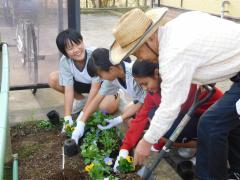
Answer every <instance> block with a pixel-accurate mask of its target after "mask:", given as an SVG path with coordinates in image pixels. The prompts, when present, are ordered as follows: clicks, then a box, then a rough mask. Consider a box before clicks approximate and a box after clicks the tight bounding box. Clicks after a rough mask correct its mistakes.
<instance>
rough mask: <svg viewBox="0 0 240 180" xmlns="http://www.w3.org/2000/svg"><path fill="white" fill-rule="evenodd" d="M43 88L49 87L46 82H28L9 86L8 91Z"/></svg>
mask: <svg viewBox="0 0 240 180" xmlns="http://www.w3.org/2000/svg"><path fill="white" fill-rule="evenodd" d="M43 88H49V85H48V84H47V83H44V84H41V83H38V84H30V85H20V86H10V91H16V90H26V89H43Z"/></svg>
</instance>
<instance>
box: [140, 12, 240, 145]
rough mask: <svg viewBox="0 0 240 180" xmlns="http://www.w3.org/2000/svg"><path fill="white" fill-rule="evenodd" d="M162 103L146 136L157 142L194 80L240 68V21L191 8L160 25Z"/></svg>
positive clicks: (203, 80) (228, 75)
mask: <svg viewBox="0 0 240 180" xmlns="http://www.w3.org/2000/svg"><path fill="white" fill-rule="evenodd" d="M158 38H159V73H160V76H161V79H162V83H161V96H162V100H161V104H160V106H159V108H158V109H157V111H156V112H155V115H154V117H153V119H152V121H151V124H150V127H149V129H148V131H147V132H146V133H145V135H144V139H145V140H146V141H148V142H149V143H152V144H154V143H156V142H157V141H158V139H159V138H161V137H162V136H163V135H164V134H165V133H166V132H167V130H168V129H169V128H170V127H171V125H172V124H173V122H174V120H175V119H176V117H177V116H178V113H179V111H180V107H181V104H183V102H185V100H186V98H187V95H188V92H189V89H190V85H191V83H196V84H210V83H216V82H219V81H222V80H226V79H229V78H231V77H233V76H234V75H236V74H237V72H239V71H240V24H237V23H234V22H232V21H228V20H223V19H220V18H217V17H214V16H211V15H209V14H207V13H203V12H197V11H195V12H187V13H184V14H182V15H180V16H178V17H177V18H175V19H173V20H172V21H170V22H168V23H167V24H166V25H165V26H164V27H161V28H159V32H158Z"/></svg>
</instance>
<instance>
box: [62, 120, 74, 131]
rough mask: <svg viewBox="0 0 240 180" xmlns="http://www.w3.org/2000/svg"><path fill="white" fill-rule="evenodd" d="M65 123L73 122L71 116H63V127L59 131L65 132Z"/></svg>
mask: <svg viewBox="0 0 240 180" xmlns="http://www.w3.org/2000/svg"><path fill="white" fill-rule="evenodd" d="M66 124H69V125H72V124H73V120H72V116H65V117H64V123H63V128H62V132H61V133H65V127H66Z"/></svg>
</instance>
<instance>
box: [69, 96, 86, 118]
mask: <svg viewBox="0 0 240 180" xmlns="http://www.w3.org/2000/svg"><path fill="white" fill-rule="evenodd" d="M86 102H87V98H86V97H84V98H83V99H81V100H77V99H74V101H73V107H72V114H76V113H78V112H80V111H81V110H82V109H83V108H84V106H85V103H86Z"/></svg>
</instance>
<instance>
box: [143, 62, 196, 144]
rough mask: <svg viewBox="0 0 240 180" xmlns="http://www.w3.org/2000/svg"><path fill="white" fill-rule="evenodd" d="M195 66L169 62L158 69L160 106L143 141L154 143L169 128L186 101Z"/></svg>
mask: <svg viewBox="0 0 240 180" xmlns="http://www.w3.org/2000/svg"><path fill="white" fill-rule="evenodd" d="M195 69H196V65H194V64H188V63H186V61H185V62H184V61H183V60H182V61H178V62H176V61H174V62H171V61H170V62H169V63H167V64H166V65H164V67H162V69H161V66H160V67H159V70H160V74H161V78H162V83H161V97H162V99H161V105H160V106H159V108H158V109H157V111H156V112H155V115H154V117H153V119H152V121H151V124H150V127H149V129H148V131H147V132H146V133H145V135H144V139H145V140H146V141H147V142H148V143H151V144H154V143H156V142H157V141H158V140H159V139H160V138H161V137H162V136H163V135H164V134H165V133H166V132H167V130H168V129H169V128H170V127H171V125H172V124H173V122H174V120H175V119H176V117H177V116H178V113H179V112H180V109H181V105H182V104H183V103H184V102H185V101H186V99H187V97H188V93H189V90H190V86H191V82H192V77H193V74H194V72H195Z"/></svg>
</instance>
